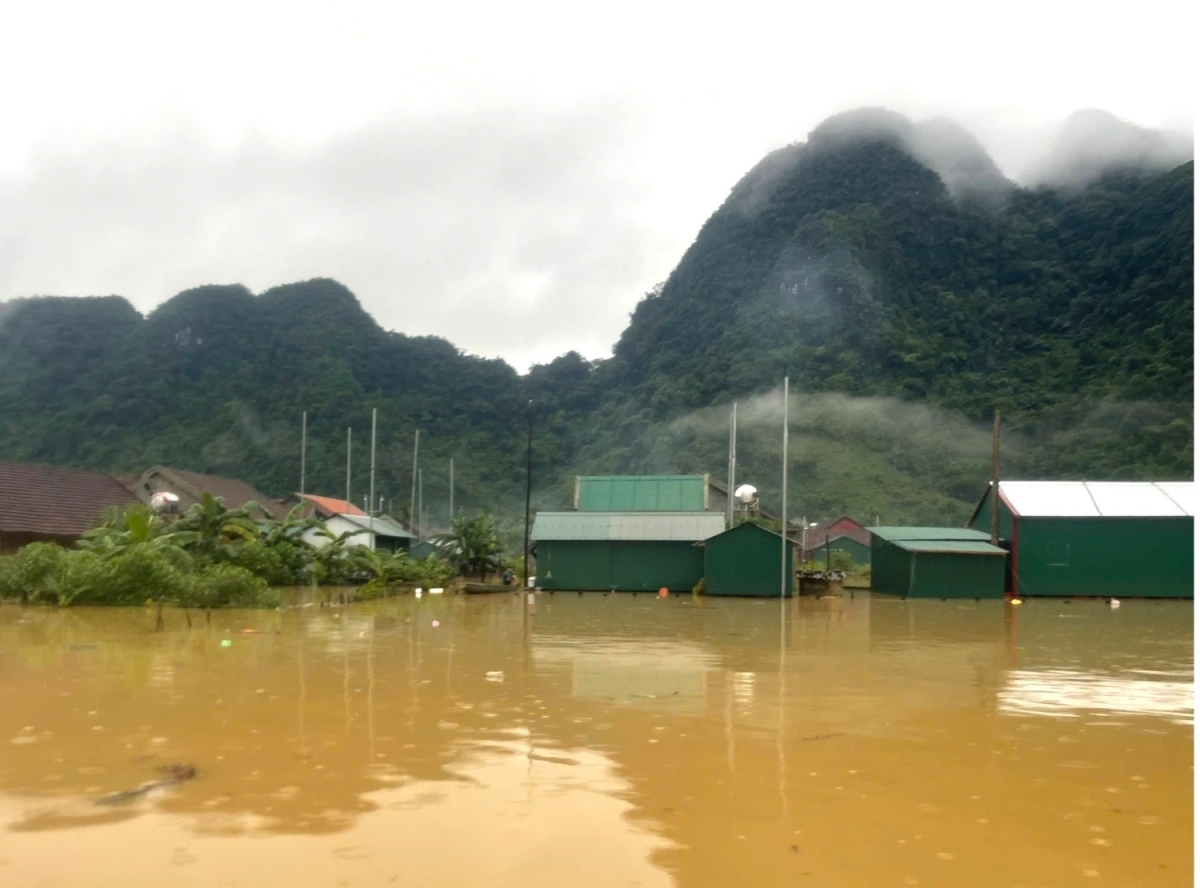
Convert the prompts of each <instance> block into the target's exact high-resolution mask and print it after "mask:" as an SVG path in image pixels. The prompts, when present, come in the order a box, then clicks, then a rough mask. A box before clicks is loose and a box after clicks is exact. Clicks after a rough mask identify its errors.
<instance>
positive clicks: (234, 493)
mask: <svg viewBox="0 0 1200 888" xmlns="http://www.w3.org/2000/svg"><path fill="white" fill-rule="evenodd" d="M149 475H158V476H160V477H161V478H162V479H163V480H164V481H166V482H167V485H168V489H169V487H170V486H178V487H179V488H182V490H181V491H179V492H183V493H187V494H190V495H191V496H192V497H193V498H196V499H199V498H200V497H201V496H202V495H204V494H206V493H209V494H212V495H213V496H214V497H216V498H217V499H220V500H223V501H224V503H225V508H227V509H240V508H242V506H244V505H246V503H249V502H256V503H258V504H259V505H260V506H262V507H263V510H264V511H266V513H267V514H268V515H269V516H270V517H271V518H277V519H280V520H282V519H284V518H286V517H287V512H288V510H287V508H286V507H285V506H284V505H283V503H281V502H279V501H278V500H275V499H272V498H271V497H269V496H267V495H266V494H265V493H260V492H259V491H257V490H255V489H254V488H253V487H251V486H250V485H249V484H247V483H246V482H244V481H238V480H237V479H235V478H222V477H221V476H220V475H202V474H201V473H199V472H189V471H187V470H186V469H172V468H169V467H167V466H155V467H154V468H152V469H149V470H147V471H146V472H144V473H142V475H141V476H139V480H140V479H141V478H145V477H147V476H149ZM135 491H136V487H135ZM171 492H172V493H175V492H176V491H174V490H173V491H171Z"/></svg>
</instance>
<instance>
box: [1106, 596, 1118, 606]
mask: <svg viewBox="0 0 1200 888" xmlns="http://www.w3.org/2000/svg"><path fill="white" fill-rule="evenodd" d="M1108 606H1109V607H1120V606H1121V602H1119V601H1117V599H1115V598H1114V599H1112V600H1111V601H1109V602H1108Z"/></svg>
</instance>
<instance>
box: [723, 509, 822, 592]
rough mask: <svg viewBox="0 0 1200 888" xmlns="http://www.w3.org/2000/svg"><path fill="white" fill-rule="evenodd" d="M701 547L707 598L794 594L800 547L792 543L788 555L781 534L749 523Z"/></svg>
mask: <svg viewBox="0 0 1200 888" xmlns="http://www.w3.org/2000/svg"><path fill="white" fill-rule="evenodd" d="M699 546H700V547H701V548H702V549H703V551H704V593H705V594H706V595H729V596H744V597H760V598H772V597H774V598H779V597H781V595H783V594H785V591H786V595H787V596H789V597H790V596H791V595H792V593H793V591H794V586H795V580H794V577H795V573H794V571H795V557H796V550H797V548H798V546H797V544H796V543H795V542H793V541H792V540H788V542H787V548H786V555H785V554H784V553H785V549H784V543H783V537H782V536H781V535H780V534H778V533H775V532H774V531H772V530H767V529H766V528H765V527H760V526H759V525H757V524H754V523H752V522H746V523H744V524H739V525H737V526H736V527H731V528H730V529H729V530H726V531H724V532H722V533H718V534H717V535H716V536H713V537H710V538H709V539H707V540H705V541H704V542H702V543H700V544H699ZM785 572H786V574H785ZM785 575H786V577H787V581H786V582H785V580H784V577H785Z"/></svg>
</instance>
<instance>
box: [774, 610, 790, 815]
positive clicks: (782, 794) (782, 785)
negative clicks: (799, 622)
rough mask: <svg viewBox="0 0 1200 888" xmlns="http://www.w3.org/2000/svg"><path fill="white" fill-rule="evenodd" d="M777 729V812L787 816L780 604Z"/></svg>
mask: <svg viewBox="0 0 1200 888" xmlns="http://www.w3.org/2000/svg"><path fill="white" fill-rule="evenodd" d="M779 616H780V621H779V729H778V731H777V733H776V739H775V752H776V755H777V757H778V760H779V814H780V816H781V817H787V814H788V803H787V758H786V756H785V754H784V751H783V750H784V743H783V735H784V710H785V707H786V704H787V694H786V692H785V686H784V676H785V675H786V674H787V672H786V668H787V660H786V658H787V645H786V644H785V643H784V641H785V638H784V627H785V626H786V625H787V613H786V611H785V610H784V609H783V606H782V605H781V607H780V611H779Z"/></svg>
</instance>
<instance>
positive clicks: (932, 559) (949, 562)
mask: <svg viewBox="0 0 1200 888" xmlns="http://www.w3.org/2000/svg"><path fill="white" fill-rule="evenodd" d="M869 529H870V531H871V588H872V589H873V590H874V591H876V592H882V593H884V594H887V595H900V596H902V597H905V598H1003V597H1004V571H1005V564H1006V559H1005V555H1006V554H1007V553H1006V552H1005V551H1004V550H1003V549H1001V548H998V547H996V546H993V545H991V543H990V542H989V535H988V534H986V533H984V532H982V531H980V530H973V529H971V528H965V527H872V528H869Z"/></svg>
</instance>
